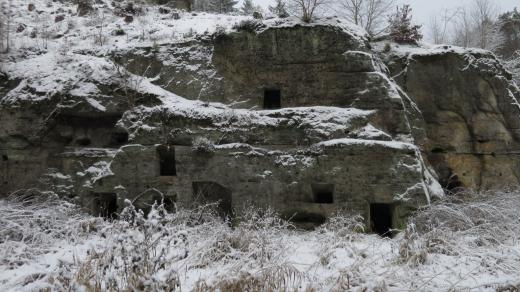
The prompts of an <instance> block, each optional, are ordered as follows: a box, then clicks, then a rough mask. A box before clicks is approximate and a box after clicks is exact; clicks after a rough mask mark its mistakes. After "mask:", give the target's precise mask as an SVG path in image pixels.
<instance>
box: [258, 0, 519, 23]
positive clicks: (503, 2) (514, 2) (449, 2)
mask: <svg viewBox="0 0 520 292" xmlns="http://www.w3.org/2000/svg"><path fill="white" fill-rule="evenodd" d="M332 1H334V0H332ZM254 2H255V3H257V4H259V5H261V6H263V7H267V6H268V5H271V4H272V3H273V2H274V1H273V0H254ZM398 2H399V3H400V4H410V5H411V6H412V9H413V12H414V19H415V21H416V22H417V23H419V24H427V23H428V21H429V19H430V17H431V16H433V15H435V14H436V13H440V12H441V11H442V10H443V9H445V8H457V7H460V6H466V5H469V4H470V3H471V0H435V1H432V0H398ZM494 2H496V4H497V6H498V7H499V9H500V12H504V11H510V10H512V9H513V8H515V7H518V9H520V0H494Z"/></svg>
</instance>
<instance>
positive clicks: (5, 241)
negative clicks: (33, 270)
mask: <svg viewBox="0 0 520 292" xmlns="http://www.w3.org/2000/svg"><path fill="white" fill-rule="evenodd" d="M90 219H91V218H89V217H88V216H86V215H85V214H83V213H82V212H81V211H80V209H79V208H78V207H77V206H76V205H74V204H72V203H70V202H67V201H64V200H61V199H60V198H59V197H58V195H56V194H55V193H53V192H41V191H39V190H36V189H30V190H20V191H17V192H14V193H12V194H11V195H9V197H8V198H7V199H5V200H1V201H0V226H2V228H0V252H1V254H0V259H1V260H0V263H1V264H3V265H8V266H11V265H19V264H21V263H26V262H28V261H30V260H31V259H32V258H33V257H35V256H37V255H40V254H43V253H46V252H48V248H49V247H50V245H52V244H53V243H55V242H56V240H61V239H68V240H74V239H75V238H76V237H77V236H80V235H81V233H82V231H87V232H88V231H90V229H89V230H87V229H85V228H81V226H82V225H83V224H85V222H86V221H88V220H90Z"/></svg>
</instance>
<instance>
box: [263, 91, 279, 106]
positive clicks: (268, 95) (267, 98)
mask: <svg viewBox="0 0 520 292" xmlns="http://www.w3.org/2000/svg"><path fill="white" fill-rule="evenodd" d="M281 107H282V94H281V91H280V90H279V89H266V90H265V91H264V109H279V108H281Z"/></svg>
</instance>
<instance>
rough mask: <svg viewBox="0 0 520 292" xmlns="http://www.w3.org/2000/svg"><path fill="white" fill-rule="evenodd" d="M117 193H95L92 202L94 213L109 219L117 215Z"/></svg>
mask: <svg viewBox="0 0 520 292" xmlns="http://www.w3.org/2000/svg"><path fill="white" fill-rule="evenodd" d="M117 209H118V208H117V195H116V194H114V193H106V194H105V193H103V194H96V195H95V197H94V201H93V204H92V211H93V213H94V215H96V216H99V217H104V218H109V219H114V218H116V216H117V211H118V210H117Z"/></svg>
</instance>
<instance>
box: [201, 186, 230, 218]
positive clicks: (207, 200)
mask: <svg viewBox="0 0 520 292" xmlns="http://www.w3.org/2000/svg"><path fill="white" fill-rule="evenodd" d="M192 189H193V201H194V202H195V204H202V205H205V204H213V203H216V204H217V206H216V207H217V212H218V213H219V215H220V216H222V217H223V218H229V217H232V216H233V205H232V196H231V195H232V193H231V190H229V189H228V188H226V187H223V186H221V185H219V184H218V183H215V182H203V181H199V182H193V183H192Z"/></svg>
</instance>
